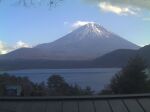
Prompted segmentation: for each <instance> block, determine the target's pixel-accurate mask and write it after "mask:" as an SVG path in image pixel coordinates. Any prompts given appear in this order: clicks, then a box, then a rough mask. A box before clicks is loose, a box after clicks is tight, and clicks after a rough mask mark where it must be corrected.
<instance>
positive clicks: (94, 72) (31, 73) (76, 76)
mask: <svg viewBox="0 0 150 112" xmlns="http://www.w3.org/2000/svg"><path fill="white" fill-rule="evenodd" d="M118 71H120V68H92V69H89V68H88V69H34V70H17V71H7V73H9V74H11V75H15V76H22V77H24V76H27V77H28V78H29V79H31V80H32V81H34V82H37V83H39V82H42V81H45V82H47V79H48V77H50V76H51V75H53V74H58V75H61V76H62V77H64V79H65V80H66V81H67V82H68V83H70V84H75V83H76V84H78V85H80V86H81V87H86V86H90V87H91V88H92V89H93V90H95V91H100V90H101V89H103V88H104V87H105V86H106V85H107V84H109V82H110V79H111V78H112V76H114V74H115V73H117V72H118Z"/></svg>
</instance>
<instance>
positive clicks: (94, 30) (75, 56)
mask: <svg viewBox="0 0 150 112" xmlns="http://www.w3.org/2000/svg"><path fill="white" fill-rule="evenodd" d="M138 48H139V47H138V46H137V45H135V44H133V43H131V42H129V41H127V40H125V39H123V38H121V37H120V36H118V35H116V34H114V33H111V32H109V31H107V30H106V29H105V28H103V27H102V26H100V25H98V24H95V23H89V24H87V25H85V26H82V27H80V28H78V29H76V30H75V31H73V32H71V33H69V34H68V35H66V36H64V37H62V38H60V39H58V40H56V41H54V42H51V43H46V44H41V45H38V46H36V47H34V48H30V49H19V50H16V51H13V52H11V53H8V54H6V55H3V56H2V57H3V58H6V59H30V60H31V59H48V60H91V59H94V58H96V57H98V56H102V55H104V54H106V53H109V52H111V51H114V50H117V49H138Z"/></svg>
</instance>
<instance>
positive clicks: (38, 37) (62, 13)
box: [0, 0, 150, 53]
mask: <svg viewBox="0 0 150 112" xmlns="http://www.w3.org/2000/svg"><path fill="white" fill-rule="evenodd" d="M86 1H88V2H86ZM90 1H91V0H64V1H63V2H61V3H60V4H58V5H57V6H56V7H53V8H51V9H50V8H49V7H47V6H45V5H43V6H35V7H34V6H33V7H22V6H14V5H10V4H9V3H1V4H0V53H5V52H7V51H8V50H9V49H16V48H19V47H22V46H23V47H28V46H35V45H37V44H40V43H48V42H52V41H54V40H56V39H58V38H60V37H62V36H64V35H66V34H67V33H69V32H71V31H72V30H73V29H74V28H75V27H78V26H81V25H84V24H86V23H88V22H96V23H98V24H100V25H102V26H103V27H105V28H106V29H107V30H109V31H111V32H114V33H116V34H118V35H120V36H121V37H123V38H125V39H127V40H129V41H131V42H133V43H135V44H138V45H140V46H143V45H146V44H150V6H147V4H146V3H145V4H144V3H137V4H136V1H139V0H133V1H134V2H133V3H131V4H125V3H122V4H121V3H116V4H112V3H111V2H109V3H108V2H105V0H93V1H95V2H90ZM110 1H111V0H110ZM112 1H113V0H112ZM147 1H149V0H147ZM133 4H136V5H135V6H134V5H133ZM144 6H145V7H146V8H145V9H144V8H143V7H144Z"/></svg>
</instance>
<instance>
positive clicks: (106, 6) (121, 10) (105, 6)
mask: <svg viewBox="0 0 150 112" xmlns="http://www.w3.org/2000/svg"><path fill="white" fill-rule="evenodd" d="M98 7H99V8H100V9H101V10H102V11H105V12H112V13H115V14H117V15H137V10H135V9H133V8H130V7H123V6H122V7H121V6H115V5H112V4H110V3H108V2H101V3H99V4H98Z"/></svg>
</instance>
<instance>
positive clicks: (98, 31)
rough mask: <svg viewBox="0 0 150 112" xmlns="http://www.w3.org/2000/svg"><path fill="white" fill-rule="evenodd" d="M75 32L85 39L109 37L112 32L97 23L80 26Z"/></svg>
mask: <svg viewBox="0 0 150 112" xmlns="http://www.w3.org/2000/svg"><path fill="white" fill-rule="evenodd" d="M74 33H76V34H77V35H78V37H80V39H83V38H85V37H89V38H109V37H110V32H108V31H107V30H106V29H105V28H103V27H102V26H100V25H99V24H96V23H94V22H93V23H88V24H86V25H84V26H82V27H80V28H78V29H77V30H76V31H75V32H74Z"/></svg>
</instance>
